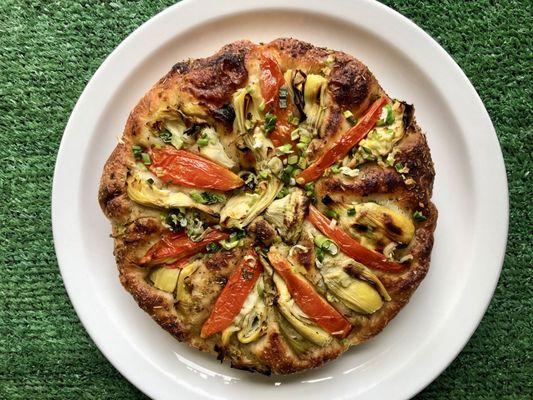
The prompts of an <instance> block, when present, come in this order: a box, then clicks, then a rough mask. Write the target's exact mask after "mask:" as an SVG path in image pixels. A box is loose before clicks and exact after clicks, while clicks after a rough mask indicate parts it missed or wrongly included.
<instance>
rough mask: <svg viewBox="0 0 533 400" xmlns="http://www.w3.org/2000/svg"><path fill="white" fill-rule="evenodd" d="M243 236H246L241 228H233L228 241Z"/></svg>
mask: <svg viewBox="0 0 533 400" xmlns="http://www.w3.org/2000/svg"><path fill="white" fill-rule="evenodd" d="M245 236H246V234H245V233H244V231H243V230H240V229H239V230H234V231H233V232H231V233H230V235H229V241H230V242H234V241H236V240H239V239H242V238H244V237H245Z"/></svg>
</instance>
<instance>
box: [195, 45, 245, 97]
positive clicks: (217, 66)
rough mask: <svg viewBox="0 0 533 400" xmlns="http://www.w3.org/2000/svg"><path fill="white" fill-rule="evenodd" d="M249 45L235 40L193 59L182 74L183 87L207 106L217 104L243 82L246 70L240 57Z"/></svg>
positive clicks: (243, 55)
mask: <svg viewBox="0 0 533 400" xmlns="http://www.w3.org/2000/svg"><path fill="white" fill-rule="evenodd" d="M252 47H253V45H252V43H251V42H248V41H240V42H235V43H231V44H229V45H226V46H224V47H223V48H222V49H221V50H220V51H219V52H217V53H216V54H215V55H214V56H212V57H208V58H204V59H200V60H197V61H194V62H193V65H192V68H191V70H190V71H189V72H188V73H187V75H186V76H185V85H184V89H185V90H186V91H188V92H190V93H191V94H192V95H193V96H194V97H195V98H196V99H198V100H200V101H202V102H204V103H206V104H208V105H213V106H215V107H221V106H222V105H223V104H225V103H227V102H228V101H229V100H230V98H231V96H232V94H233V92H235V90H237V89H238V88H239V87H241V86H243V85H244V84H245V82H246V80H247V78H248V70H247V69H246V67H245V63H244V60H245V57H246V54H248V52H249V51H250V50H251V48H252Z"/></svg>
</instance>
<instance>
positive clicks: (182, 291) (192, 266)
mask: <svg viewBox="0 0 533 400" xmlns="http://www.w3.org/2000/svg"><path fill="white" fill-rule="evenodd" d="M199 266H200V264H199V263H198V262H197V261H193V262H191V263H189V264H187V265H186V266H185V267H184V268H182V269H181V272H180V274H179V277H178V282H177V285H176V303H179V302H180V301H184V300H185V299H186V298H187V292H188V290H187V288H186V287H185V279H187V278H188V277H190V276H191V275H192V274H194V273H195V272H196V270H197V269H198V267H199Z"/></svg>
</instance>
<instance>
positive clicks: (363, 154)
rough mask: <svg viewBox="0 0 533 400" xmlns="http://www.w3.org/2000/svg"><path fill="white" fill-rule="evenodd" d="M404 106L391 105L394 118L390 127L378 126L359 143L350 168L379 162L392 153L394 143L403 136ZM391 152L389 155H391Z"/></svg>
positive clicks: (397, 103) (398, 104)
mask: <svg viewBox="0 0 533 400" xmlns="http://www.w3.org/2000/svg"><path fill="white" fill-rule="evenodd" d="M406 107H407V106H406V104H405V103H402V102H399V101H395V102H394V103H393V105H392V116H393V118H394V120H393V122H392V123H391V124H390V125H385V126H379V127H376V128H374V129H372V130H371V131H370V132H369V133H368V134H367V136H366V137H365V138H364V139H363V140H361V141H360V142H359V145H358V147H357V150H356V152H355V154H354V156H353V159H352V164H353V165H352V166H357V165H359V164H362V163H364V162H366V161H370V160H376V159H377V160H380V158H381V157H385V156H387V155H388V154H389V153H391V152H392V150H393V148H394V146H395V145H396V143H398V142H399V141H400V140H401V139H402V138H403V136H404V135H405V125H404V118H403V117H404V113H405V110H406ZM393 153H394V152H392V153H391V154H393Z"/></svg>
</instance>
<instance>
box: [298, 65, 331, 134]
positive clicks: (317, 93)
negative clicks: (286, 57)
mask: <svg viewBox="0 0 533 400" xmlns="http://www.w3.org/2000/svg"><path fill="white" fill-rule="evenodd" d="M327 83H328V82H327V79H326V78H324V77H323V76H321V75H313V74H309V75H307V79H306V81H305V87H304V101H305V106H304V113H305V115H306V116H307V123H308V124H309V125H311V126H312V127H313V128H314V129H318V128H319V127H320V124H321V123H322V119H323V116H324V110H325V108H326V88H327Z"/></svg>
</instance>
